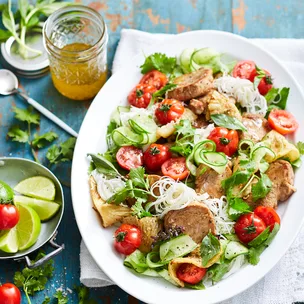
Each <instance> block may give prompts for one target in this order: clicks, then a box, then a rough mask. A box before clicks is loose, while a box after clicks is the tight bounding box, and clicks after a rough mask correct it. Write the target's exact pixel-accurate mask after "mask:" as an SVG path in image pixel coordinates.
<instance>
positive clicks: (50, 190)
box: [14, 176, 56, 201]
mask: <svg viewBox="0 0 304 304" xmlns="http://www.w3.org/2000/svg"><path fill="white" fill-rule="evenodd" d="M14 190H16V191H17V192H19V193H21V194H23V195H27V196H31V197H35V198H40V199H45V200H49V201H52V200H54V198H55V194H56V189H55V184H54V183H53V181H51V180H50V179H49V178H47V177H44V176H34V177H30V178H27V179H25V180H23V181H21V182H20V183H19V184H18V185H17V186H16V187H15V188H14Z"/></svg>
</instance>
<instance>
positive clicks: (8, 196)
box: [0, 181, 14, 204]
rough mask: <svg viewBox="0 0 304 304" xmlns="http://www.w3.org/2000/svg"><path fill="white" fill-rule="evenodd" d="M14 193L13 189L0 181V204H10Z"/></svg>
mask: <svg viewBox="0 0 304 304" xmlns="http://www.w3.org/2000/svg"><path fill="white" fill-rule="evenodd" d="M13 198H14V191H13V189H12V188H11V187H10V186H9V185H8V184H6V183H5V182H3V181H0V204H1V203H10V202H12V201H13Z"/></svg>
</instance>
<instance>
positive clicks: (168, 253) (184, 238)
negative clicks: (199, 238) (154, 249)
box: [159, 235, 198, 262]
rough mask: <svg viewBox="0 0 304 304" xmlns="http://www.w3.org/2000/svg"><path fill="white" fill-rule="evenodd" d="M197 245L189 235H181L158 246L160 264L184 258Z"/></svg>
mask: <svg viewBox="0 0 304 304" xmlns="http://www.w3.org/2000/svg"><path fill="white" fill-rule="evenodd" d="M197 246H198V245H197V244H196V243H195V242H194V241H193V240H192V238H191V237H190V236H189V235H181V236H178V237H176V238H174V239H171V240H170V241H168V242H166V243H164V244H162V245H160V248H159V256H160V260H161V262H169V261H171V260H172V259H175V258H178V257H181V256H184V255H186V254H188V253H190V252H191V251H193V250H194V249H195V248H196V247H197Z"/></svg>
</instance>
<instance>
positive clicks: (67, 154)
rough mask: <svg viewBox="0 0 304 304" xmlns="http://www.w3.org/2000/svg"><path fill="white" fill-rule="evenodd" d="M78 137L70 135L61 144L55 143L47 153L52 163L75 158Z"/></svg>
mask: <svg viewBox="0 0 304 304" xmlns="http://www.w3.org/2000/svg"><path fill="white" fill-rule="evenodd" d="M75 144H76V138H74V137H70V138H68V139H67V140H66V141H65V142H63V143H60V144H59V145H53V146H52V147H50V148H49V149H48V151H47V153H46V158H47V159H48V160H49V162H50V164H58V163H60V162H67V161H71V160H72V158H73V153H74V148H75Z"/></svg>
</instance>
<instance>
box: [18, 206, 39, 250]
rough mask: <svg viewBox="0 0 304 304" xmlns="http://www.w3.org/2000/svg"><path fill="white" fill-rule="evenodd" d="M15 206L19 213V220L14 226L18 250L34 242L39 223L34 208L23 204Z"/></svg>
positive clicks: (36, 237) (37, 233) (37, 234)
mask: <svg viewBox="0 0 304 304" xmlns="http://www.w3.org/2000/svg"><path fill="white" fill-rule="evenodd" d="M17 206H18V209H19V214H20V220H19V222H18V224H17V226H16V230H17V237H18V244H19V250H25V249H27V248H29V247H31V246H32V245H34V244H35V243H36V241H37V239H38V236H39V234H40V230H41V223H40V218H39V216H38V214H37V212H36V211H35V210H34V209H32V208H30V207H28V206H24V205H17Z"/></svg>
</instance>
